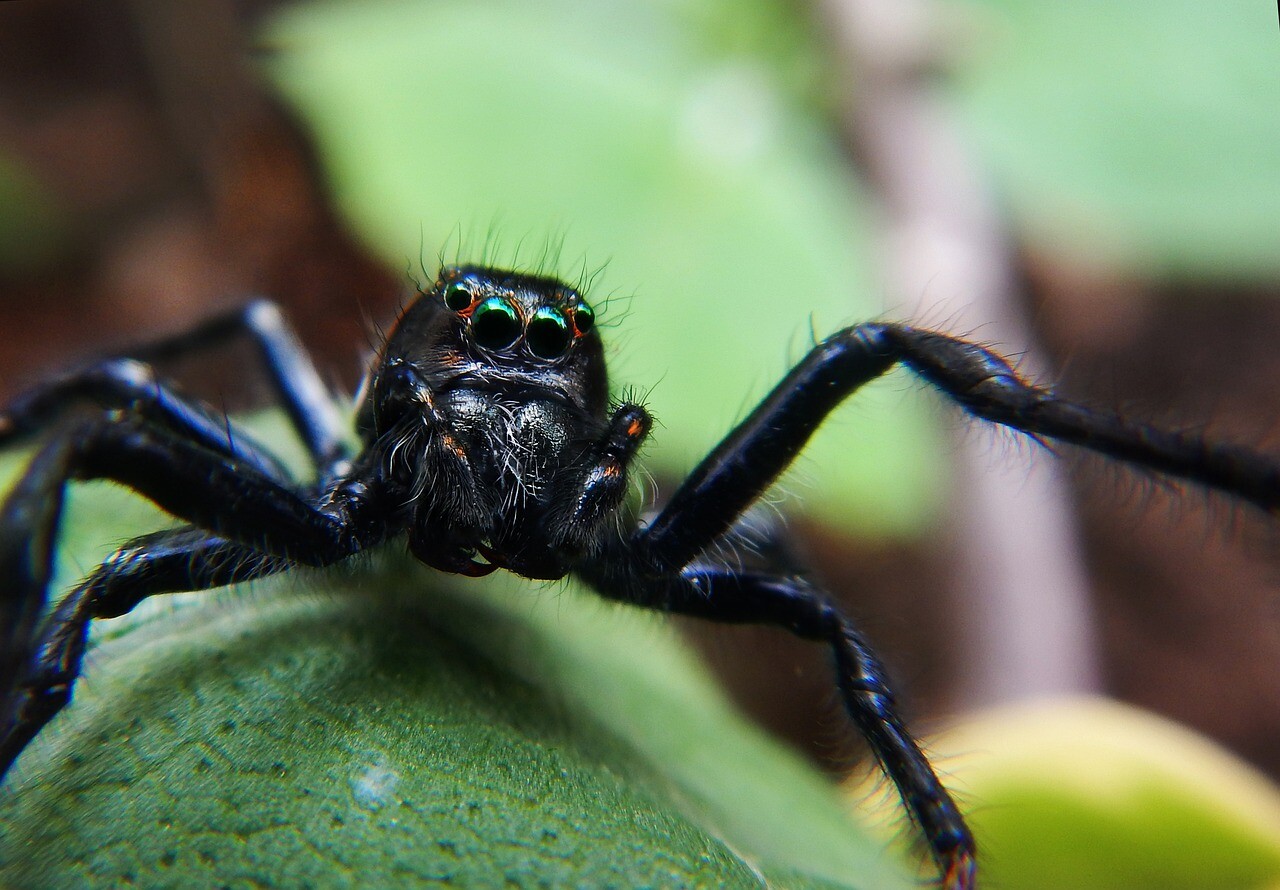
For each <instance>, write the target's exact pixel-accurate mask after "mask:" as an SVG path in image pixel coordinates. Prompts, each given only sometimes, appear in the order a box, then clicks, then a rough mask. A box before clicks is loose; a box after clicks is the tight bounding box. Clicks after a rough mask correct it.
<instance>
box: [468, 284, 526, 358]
mask: <svg viewBox="0 0 1280 890" xmlns="http://www.w3.org/2000/svg"><path fill="white" fill-rule="evenodd" d="M471 336H472V337H473V338H475V341H476V343H478V344H479V345H480V346H483V347H484V348H485V349H505V348H506V347H508V346H510V345H511V344H512V343H514V342H516V340H517V339H518V338H519V337H520V319H519V317H517V315H516V310H515V309H514V308H512V306H511V304H510V303H508V302H507V301H506V300H504V299H502V297H490V298H489V299H487V300H485V301H484V302H483V303H481V304H480V305H479V306H477V307H476V311H475V312H474V313H472V315H471Z"/></svg>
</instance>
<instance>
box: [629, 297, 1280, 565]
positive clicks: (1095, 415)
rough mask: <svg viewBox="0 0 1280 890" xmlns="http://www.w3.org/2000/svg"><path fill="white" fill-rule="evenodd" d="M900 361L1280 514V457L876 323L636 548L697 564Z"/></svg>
mask: <svg viewBox="0 0 1280 890" xmlns="http://www.w3.org/2000/svg"><path fill="white" fill-rule="evenodd" d="M898 363H902V364H905V365H906V366H907V367H908V368H910V369H911V370H912V371H913V372H914V373H916V374H917V375H918V376H920V377H921V378H923V379H924V380H926V381H927V382H929V383H930V384H932V385H933V386H935V387H937V388H938V389H939V390H941V391H942V392H943V393H944V394H945V395H947V396H948V397H949V398H951V399H952V400H953V401H955V402H956V403H957V404H959V405H960V406H961V407H962V408H964V409H965V410H966V411H968V412H970V413H971V414H973V415H974V416H976V417H979V418H981V419H983V420H988V421H991V422H993V423H1000V424H1004V425H1006V426H1009V427H1012V428H1013V429H1016V430H1020V431H1021V432H1024V433H1027V434H1029V435H1032V436H1037V437H1040V436H1043V437H1048V438H1052V439H1057V440H1058V441H1061V442H1067V443H1069V444H1072V445H1078V446H1080V447H1082V448H1087V449H1089V450H1091V451H1096V452H1098V453H1100V454H1104V455H1107V456H1109V457H1113V458H1116V459H1118V460H1122V461H1125V462H1126V463H1130V464H1133V465H1135V466H1138V467H1143V468H1146V469H1149V470H1153V471H1155V472H1158V473H1165V474H1168V475H1170V476H1176V477H1180V478H1183V479H1187V480H1190V481H1192V482H1196V483H1199V484H1201V485H1205V486H1208V487H1210V488H1213V489H1217V490H1219V491H1222V492H1224V493H1226V494H1229V495H1233V496H1235V497H1239V498H1243V499H1244V500H1247V501H1249V502H1250V503H1252V504H1254V505H1256V506H1258V507H1260V508H1262V509H1263V510H1268V511H1275V510H1280V461H1278V460H1277V459H1276V458H1274V457H1271V456H1268V455H1264V454H1259V453H1258V452H1255V451H1251V450H1249V449H1247V448H1241V447H1238V446H1233V445H1222V444H1218V443H1213V442H1209V441H1207V440H1206V439H1204V437H1202V436H1197V435H1194V434H1190V433H1177V432H1168V431H1165V430H1160V429H1157V428H1155V427H1151V426H1148V425H1145V424H1141V423H1136V422H1134V421H1131V420H1128V419H1126V418H1123V417H1120V416H1119V415H1116V414H1111V413H1107V412H1101V411H1093V410H1091V409H1088V408H1085V407H1083V406H1081V405H1077V404H1074V403H1072V402H1068V401H1066V400H1064V399H1060V398H1058V397H1057V396H1055V395H1054V394H1053V393H1052V392H1051V391H1050V390H1048V389H1045V388H1043V387H1039V386H1035V385H1033V384H1031V383H1028V382H1027V381H1025V380H1023V379H1022V378H1021V377H1020V376H1019V375H1018V373H1017V371H1015V370H1014V369H1013V367H1011V366H1010V364H1009V363H1008V362H1007V361H1006V360H1005V359H1003V358H1002V357H1000V356H999V355H997V354H996V353H994V352H992V351H991V350H989V349H987V348H986V347H984V346H980V345H978V344H976V343H969V342H967V341H965V340H960V339H958V338H956V337H950V336H948V335H946V334H938V333H935V332H932V331H922V330H919V329H917V328H913V327H910V326H908V325H903V324H889V323H868V324H863V325H858V326H857V327H852V328H846V329H845V330H843V331H839V332H838V333H836V334H833V335H832V336H831V337H828V338H827V339H826V340H824V341H823V342H821V343H819V344H818V345H817V346H815V347H814V348H813V350H812V351H811V352H810V353H809V354H808V355H807V356H805V358H804V359H803V360H802V361H801V362H800V363H799V364H798V365H796V366H795V368H793V369H792V370H791V372H790V373H789V374H787V376H786V377H784V378H783V380H782V382H781V383H779V384H778V385H777V386H776V387H774V389H773V391H772V392H771V393H769V395H768V396H766V397H765V399H764V401H762V402H761V403H760V405H759V406H757V407H756V409H755V410H754V411H752V412H751V414H750V415H748V417H747V418H746V420H744V421H742V423H740V424H738V426H737V427H736V428H735V429H734V430H733V432H731V433H730V434H729V435H728V436H726V437H725V439H724V440H723V441H722V442H721V443H720V444H719V445H718V446H717V447H716V448H715V450H714V451H712V452H711V454H710V455H708V456H707V457H706V458H705V459H704V460H703V461H702V463H701V464H699V465H698V467H697V469H695V470H694V471H693V473H691V474H690V475H689V478H688V479H687V480H685V482H684V484H683V485H681V486H680V489H679V490H678V491H677V492H676V494H675V496H674V497H673V498H672V499H671V501H670V502H669V503H668V504H667V506H666V508H665V509H664V510H663V511H662V513H661V514H659V516H658V518H657V519H655V520H654V522H653V524H652V525H650V526H649V528H648V529H646V530H645V531H643V532H642V533H641V534H639V535H638V536H637V538H636V544H637V546H638V547H639V548H640V549H642V550H643V551H644V552H645V554H646V556H647V558H648V559H649V560H650V561H651V562H652V563H653V564H654V565H656V566H660V567H662V568H665V569H668V570H676V569H680V568H683V567H684V566H686V565H688V564H689V562H690V561H691V560H693V558H694V557H695V556H697V554H698V553H699V552H700V551H701V550H703V549H704V548H705V547H707V546H708V545H709V544H711V542H713V541H715V540H718V539H719V538H720V536H721V535H723V534H725V533H726V532H727V531H728V530H729V527H730V526H731V525H732V524H733V523H734V521H736V519H737V517H738V516H739V515H741V513H742V512H743V510H745V509H746V508H747V507H748V506H749V505H750V504H751V503H752V502H754V501H755V500H756V498H758V497H759V496H760V495H761V494H763V493H764V491H765V490H766V489H767V488H768V487H769V486H770V485H772V484H773V482H774V480H775V479H777V477H778V475H779V474H780V473H781V472H782V471H783V470H784V469H786V468H787V466H788V465H789V464H790V463H791V461H792V460H794V459H795V457H796V455H797V454H799V453H800V450H801V449H802V448H804V446H805V443H807V442H808V441H809V437H810V436H812V435H813V433H814V432H815V431H816V430H817V428H818V426H819V425H820V424H821V423H822V421H823V420H824V419H825V418H826V416H827V415H828V414H830V413H831V411H832V410H833V409H834V408H835V407H836V405H838V404H840V403H841V402H842V401H844V400H845V399H846V398H847V397H848V396H849V395H850V394H852V393H853V392H854V391H855V390H857V389H858V388H859V387H861V386H862V385H863V384H865V383H867V382H869V381H871V380H874V379H875V378H876V377H879V376H880V375H881V374H883V373H885V372H886V371H888V370H889V369H890V368H892V367H893V366H894V365H896V364H898Z"/></svg>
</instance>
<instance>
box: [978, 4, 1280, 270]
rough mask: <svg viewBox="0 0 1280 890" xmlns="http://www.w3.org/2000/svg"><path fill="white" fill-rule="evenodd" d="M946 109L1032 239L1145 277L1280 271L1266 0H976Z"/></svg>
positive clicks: (1277, 70) (1273, 51) (1273, 77)
mask: <svg viewBox="0 0 1280 890" xmlns="http://www.w3.org/2000/svg"><path fill="white" fill-rule="evenodd" d="M975 7H976V8H980V9H982V10H983V11H984V12H988V13H989V14H987V15H984V16H982V17H980V18H979V22H980V24H982V25H984V26H985V27H984V28H983V29H982V34H983V39H980V40H979V41H978V42H977V44H976V45H974V46H972V47H970V50H971V51H970V54H969V59H968V64H967V65H965V66H963V67H962V69H961V71H960V72H959V75H960V76H959V78H958V86H957V89H956V94H957V99H958V108H959V109H960V111H961V112H962V116H963V119H964V121H965V122H966V124H967V125H968V127H969V129H970V131H971V133H972V135H973V137H974V141H975V144H976V145H977V146H978V147H979V148H980V149H981V152H982V154H983V156H984V157H985V159H986V160H987V162H988V163H989V164H990V167H991V170H992V171H993V173H994V174H995V177H996V179H997V181H998V183H999V185H1000V187H1001V190H1002V196H1003V198H1004V200H1005V201H1006V203H1007V205H1008V207H1009V209H1010V210H1011V211H1012V212H1013V214H1014V215H1015V217H1016V219H1017V221H1018V223H1019V225H1020V226H1021V227H1022V235H1023V237H1024V238H1025V239H1027V240H1029V241H1030V242H1031V243H1032V244H1033V245H1035V246H1036V247H1037V248H1038V249H1041V250H1044V251H1047V252H1049V253H1056V254H1058V255H1060V256H1061V255H1065V259H1066V260H1067V261H1068V262H1070V261H1084V262H1086V263H1089V264H1106V265H1110V266H1111V267H1113V268H1118V269H1121V270H1124V271H1127V272H1129V273H1131V274H1132V273H1138V274H1143V275H1149V276H1166V277H1175V276H1179V277H1192V278H1200V279H1217V280H1245V281H1248V280H1254V281H1256V280H1259V279H1261V280H1270V279H1272V278H1274V277H1275V276H1276V275H1277V274H1278V273H1280V252H1278V251H1277V250H1276V249H1275V231H1276V228H1277V226H1278V225H1280V190H1277V189H1276V188H1275V182H1276V176H1277V174H1278V173H1280V102H1277V101H1276V98H1277V95H1278V93H1277V88H1278V86H1280V32H1278V31H1277V23H1276V6H1275V4H1274V3H1273V2H1271V0H1234V2H1227V3H1202V2H1197V0H1175V2H1169V0H1129V2H1125V3H1115V2H1110V0H1081V2H1072V3H1044V2H1039V0H980V2H979V3H976V4H975Z"/></svg>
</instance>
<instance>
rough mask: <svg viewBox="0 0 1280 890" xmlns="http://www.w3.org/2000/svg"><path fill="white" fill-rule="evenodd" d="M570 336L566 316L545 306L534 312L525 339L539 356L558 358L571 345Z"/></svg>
mask: <svg viewBox="0 0 1280 890" xmlns="http://www.w3.org/2000/svg"><path fill="white" fill-rule="evenodd" d="M570 336H571V334H570V333H569V323H568V322H567V321H565V320H564V316H563V315H561V314H560V313H559V312H558V311H557V310H555V309H552V308H551V307H550V306H543V307H542V308H541V309H539V310H538V311H537V312H535V313H534V314H533V320H532V321H530V322H529V327H528V329H527V330H526V331H525V333H524V340H525V342H526V343H528V344H529V351H530V352H532V353H533V354H534V355H536V356H537V357H538V358H558V357H560V356H562V355H564V351H565V350H566V349H567V348H568V347H569V338H570Z"/></svg>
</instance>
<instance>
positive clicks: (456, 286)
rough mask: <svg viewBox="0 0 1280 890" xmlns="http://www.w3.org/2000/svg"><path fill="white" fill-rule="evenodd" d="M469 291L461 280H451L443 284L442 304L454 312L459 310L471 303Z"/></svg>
mask: <svg viewBox="0 0 1280 890" xmlns="http://www.w3.org/2000/svg"><path fill="white" fill-rule="evenodd" d="M471 302H472V297H471V291H469V290H467V286H466V285H465V284H463V283H462V282H461V281H453V282H450V283H449V284H447V285H445V289H444V304H445V305H446V306H448V307H449V308H450V309H452V310H453V311H454V312H461V311H462V310H463V309H466V308H467V307H469V306H470V305H471Z"/></svg>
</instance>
